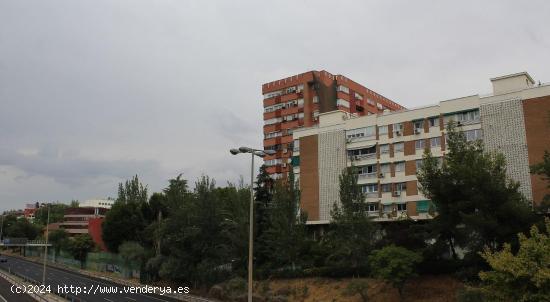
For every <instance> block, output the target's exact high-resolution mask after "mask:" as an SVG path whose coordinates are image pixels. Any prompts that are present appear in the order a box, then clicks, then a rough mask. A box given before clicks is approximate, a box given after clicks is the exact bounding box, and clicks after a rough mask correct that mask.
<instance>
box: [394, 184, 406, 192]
mask: <svg viewBox="0 0 550 302" xmlns="http://www.w3.org/2000/svg"><path fill="white" fill-rule="evenodd" d="M406 190H407V183H405V182H399V183H396V184H395V191H398V192H402V191H406Z"/></svg>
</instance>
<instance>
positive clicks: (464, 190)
mask: <svg viewBox="0 0 550 302" xmlns="http://www.w3.org/2000/svg"><path fill="white" fill-rule="evenodd" d="M447 133H448V137H449V138H448V140H447V146H448V151H449V153H448V154H447V155H446V157H445V161H444V162H443V164H442V165H440V164H439V163H438V161H437V160H436V158H434V157H432V155H431V154H430V153H429V152H427V153H425V154H424V164H423V166H422V168H421V169H420V170H419V172H418V180H419V182H420V183H421V185H422V188H421V190H422V192H423V193H424V195H426V196H427V197H428V198H430V199H431V200H432V201H433V203H434V204H435V206H436V208H437V213H438V215H437V217H435V219H433V220H432V222H431V223H430V229H431V230H432V232H433V233H432V234H433V236H434V237H435V238H436V239H437V240H438V241H439V242H445V244H446V245H447V246H448V248H450V250H451V251H452V256H453V257H454V258H455V259H456V258H457V255H456V249H455V246H457V245H460V246H462V247H466V248H468V249H469V251H471V252H472V253H473V254H472V255H473V256H474V257H475V258H477V259H478V260H479V257H478V256H477V252H478V251H480V250H481V249H482V248H483V247H484V246H488V247H489V248H491V249H493V250H494V249H496V248H498V247H500V246H501V245H502V244H503V243H504V242H514V241H515V234H517V233H518V232H521V231H524V230H525V229H526V228H528V226H529V225H530V224H531V223H532V221H533V220H534V216H533V214H532V212H531V209H530V207H529V206H528V204H527V202H526V201H525V199H524V198H523V196H522V195H521V193H520V192H519V190H518V187H519V185H518V184H517V183H515V182H513V181H511V180H509V179H508V177H507V176H506V165H505V160H504V157H503V156H502V155H501V154H495V153H488V152H485V151H484V148H483V145H482V144H481V142H480V141H476V142H467V141H466V138H465V137H464V134H463V133H462V132H459V131H458V130H457V129H456V127H455V125H454V124H453V123H450V124H449V126H448V128H447ZM478 260H476V259H472V261H473V262H472V263H475V262H477V261H478Z"/></svg>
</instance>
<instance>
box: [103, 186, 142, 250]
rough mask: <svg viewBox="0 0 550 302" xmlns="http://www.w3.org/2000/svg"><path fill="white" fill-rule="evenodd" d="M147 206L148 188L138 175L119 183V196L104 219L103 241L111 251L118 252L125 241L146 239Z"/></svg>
mask: <svg viewBox="0 0 550 302" xmlns="http://www.w3.org/2000/svg"><path fill="white" fill-rule="evenodd" d="M147 207H148V203H147V188H145V187H144V186H143V185H142V184H141V183H140V182H139V179H138V177H137V176H135V177H134V178H133V179H132V180H130V181H126V183H125V184H124V185H123V184H122V183H121V184H120V185H119V188H118V198H117V200H116V202H115V203H114V204H113V206H112V208H111V210H110V211H108V212H107V214H106V216H105V220H104V221H103V241H104V242H105V245H106V246H107V248H108V249H109V250H110V251H112V252H115V253H116V252H117V251H118V247H119V245H120V244H122V242H124V241H138V242H140V241H141V240H142V239H144V237H143V234H142V232H143V231H144V229H145V227H146V225H147V221H146V217H145V216H146V215H144V213H145V214H147V213H148V210H147Z"/></svg>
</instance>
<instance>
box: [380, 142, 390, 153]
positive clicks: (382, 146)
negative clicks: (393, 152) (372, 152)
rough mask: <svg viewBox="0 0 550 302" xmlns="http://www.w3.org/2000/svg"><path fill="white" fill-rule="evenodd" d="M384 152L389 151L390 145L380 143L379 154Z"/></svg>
mask: <svg viewBox="0 0 550 302" xmlns="http://www.w3.org/2000/svg"><path fill="white" fill-rule="evenodd" d="M384 153H390V145H388V144H384V145H380V154H384Z"/></svg>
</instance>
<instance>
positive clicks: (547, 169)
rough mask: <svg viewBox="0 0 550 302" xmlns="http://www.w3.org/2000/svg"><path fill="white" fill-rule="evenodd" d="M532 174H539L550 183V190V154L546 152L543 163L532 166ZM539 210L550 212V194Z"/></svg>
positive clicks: (544, 199)
mask: <svg viewBox="0 0 550 302" xmlns="http://www.w3.org/2000/svg"><path fill="white" fill-rule="evenodd" d="M531 173H532V174H537V175H540V176H541V177H542V179H544V180H546V181H547V182H548V186H547V188H548V189H549V190H550V152H548V151H544V156H543V158H542V162H540V163H538V164H535V165H533V166H531ZM539 210H540V211H541V212H543V213H548V212H550V194H546V195H545V196H544V197H543V199H542V201H541V203H540V206H539Z"/></svg>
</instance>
